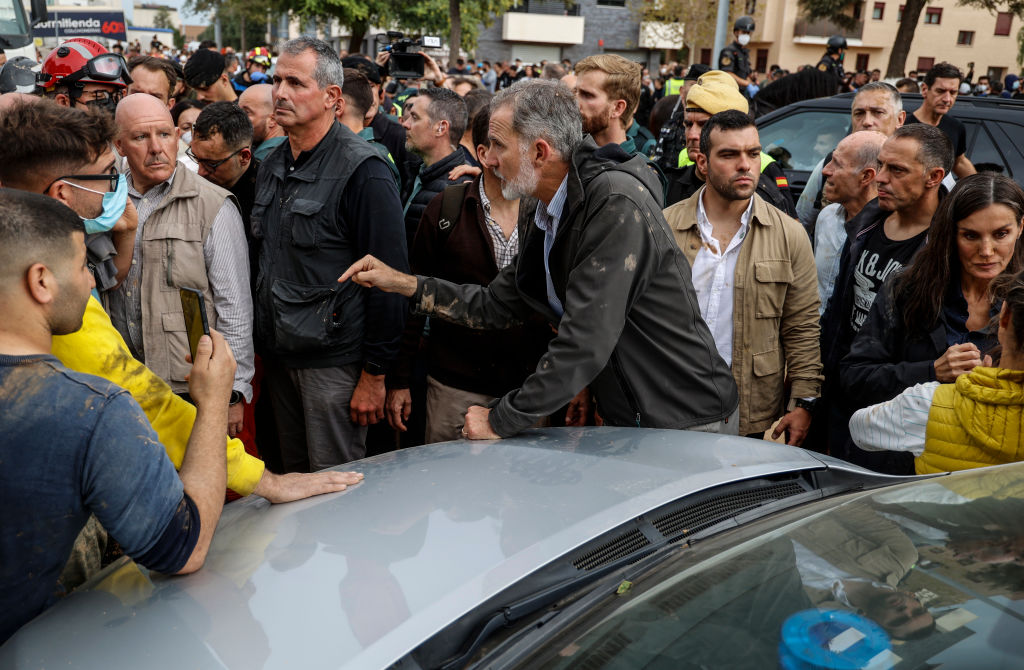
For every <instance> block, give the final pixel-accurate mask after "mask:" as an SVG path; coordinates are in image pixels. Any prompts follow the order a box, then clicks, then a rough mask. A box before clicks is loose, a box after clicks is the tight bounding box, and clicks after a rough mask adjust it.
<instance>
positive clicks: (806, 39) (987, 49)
mask: <svg viewBox="0 0 1024 670" xmlns="http://www.w3.org/2000/svg"><path fill="white" fill-rule="evenodd" d="M902 14H903V3H902V2H900V0H866V2H863V3H861V4H858V5H854V6H853V9H852V16H853V18H854V19H855V20H856V26H855V27H854V28H853V29H852V30H843V29H840V28H838V27H836V26H835V25H834V24H832V23H831V22H829V21H808V20H807V19H805V18H804V17H803V16H802V15H801V12H800V7H799V5H798V4H797V0H769V1H768V3H767V6H766V7H765V12H764V14H763V16H760V17H758V26H757V30H756V31H755V32H754V34H753V36H752V39H751V43H750V45H749V47H748V48H749V49H750V56H751V62H752V64H753V65H754V66H755V69H756V70H758V71H759V72H765V71H767V69H768V67H769V66H770V65H772V64H778V65H779V66H781V67H783V68H785V69H787V70H795V69H796V68H797V67H799V66H801V65H807V64H810V65H813V64H815V63H817V62H818V60H819V59H820V58H821V56H822V54H823V53H824V52H825V43H826V41H828V38H829V36H831V35H837V34H838V35H844V36H845V37H846V41H847V44H848V46H849V48H848V49H847V53H846V56H845V60H844V63H843V65H844V68H845V69H846V70H847V71H848V72H850V71H856V70H865V71H871V70H874V69H878V70H881V71H882V75H883V76H884V75H885V71H886V67H887V65H888V64H889V55H890V54H891V53H892V47H893V43H894V42H895V40H896V32H897V31H898V30H899V27H900V21H901V20H902V18H903V17H902ZM1019 28H1020V20H1019V19H1017V18H1016V17H1014V16H1013V15H1012V14H1010V13H1009V12H1003V13H1000V14H998V15H997V14H992V13H990V12H986V11H984V10H980V9H973V8H969V7H960V6H958V5H957V3H956V0H932V1H931V2H929V3H928V4H927V5H925V8H924V9H923V10H922V11H921V17H920V19H919V23H918V26H917V30H916V31H915V32H914V39H913V42H912V43H911V46H910V52H909V54H908V56H907V61H906V65H905V72H909V71H911V70H918V71H925V70H928V68H930V67H931V66H932V65H934V64H935V63H939V62H942V61H947V62H949V63H952V64H953V65H956V66H958V67H960V68H962V69H963V70H964V72H965V73H966V72H967V70H968V69H969V68H968V64H969V63H972V62H973V63H974V72H975V75H983V74H988V75H989V76H990V77H998V78H1000V79H1001V78H1002V77H1004V76H1005V75H1006V74H1007V73H1010V72H1017V71H1018V70H1019V68H1018V67H1017V30H1018V29H1019ZM711 41H712V40H711V36H709V38H708V40H707V43H706V44H704V45H702V48H701V49H699V50H697V51H696V53H695V54H694V55H695V57H696V58H695V60H698V61H701V62H704V63H707V64H710V63H711V62H712V55H711V49H710V46H711Z"/></svg>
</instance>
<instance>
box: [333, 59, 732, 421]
mask: <svg viewBox="0 0 1024 670" xmlns="http://www.w3.org/2000/svg"><path fill="white" fill-rule="evenodd" d="M489 139H490V141H491V147H492V149H491V151H489V152H488V154H487V163H488V164H489V167H492V168H493V169H494V173H495V174H496V175H497V176H498V178H499V179H500V180H501V187H502V193H503V195H504V196H505V197H506V198H508V199H514V198H518V197H520V196H533V197H536V198H537V199H539V200H540V201H541V204H540V205H538V207H537V214H536V218H535V221H534V225H532V226H529V228H528V230H527V232H526V234H525V237H524V239H523V241H522V243H521V247H520V249H521V251H520V253H519V255H518V256H517V260H516V262H514V263H510V264H509V265H507V266H506V267H505V268H504V269H502V271H501V272H499V273H498V275H497V276H496V277H495V278H494V280H493V281H491V283H490V284H489V285H488V286H486V287H485V286H476V285H462V286H457V285H455V284H452V283H449V282H446V281H442V280H439V279H436V278H432V277H417V276H412V275H407V274H404V273H401V272H398V271H396V270H393V269H392V268H390V267H388V266H387V265H385V264H383V263H381V262H380V261H379V260H377V259H376V258H374V257H372V256H366V257H364V258H363V259H361V260H359V261H356V262H355V263H354V264H352V266H351V267H350V268H349V269H348V270H347V271H346V272H345V273H344V274H343V275H342V276H341V277H340V278H339V281H347V280H348V279H350V278H351V279H352V280H353V281H355V282H356V283H357V284H360V285H361V286H366V287H377V288H380V289H382V290H384V291H389V292H394V293H400V294H402V295H405V296H407V297H409V298H412V299H413V305H414V308H415V309H416V311H417V312H418V313H421V314H426V315H427V316H430V317H434V318H443V319H445V320H448V321H452V322H453V323H458V324H461V325H465V326H469V327H471V328H478V329H499V328H508V327H510V326H511V325H514V324H516V323H518V322H520V321H522V320H524V319H525V318H528V317H529V316H530V315H533V314H540V315H541V316H542V317H544V318H546V319H547V320H548V322H549V323H550V324H551V325H552V326H553V327H555V328H557V335H556V336H555V337H554V339H552V340H551V343H550V344H549V346H548V349H547V352H546V353H545V354H544V355H543V356H541V359H540V362H539V363H538V365H537V369H536V370H535V371H534V373H533V374H532V375H530V376H529V377H528V378H527V379H526V380H525V381H524V382H523V385H522V388H519V389H516V390H514V391H511V392H509V393H507V394H506V395H505V396H504V397H502V398H501V399H500V400H499V401H497V403H496V404H495V405H494V406H493V407H492V408H484V407H479V406H474V407H470V408H469V411H468V412H467V413H466V425H465V427H464V428H463V435H465V436H466V437H469V438H472V439H494V438H498V437H508V436H510V435H514V434H516V433H518V432H520V431H522V430H524V429H526V428H529V427H530V426H532V425H533V424H535V423H536V422H537V421H538V420H539V419H541V418H542V417H545V416H547V415H549V414H552V413H554V412H555V411H556V410H557V409H558V408H560V407H562V406H564V405H565V404H566V403H568V402H569V401H570V400H572V399H573V396H575V395H576V393H577V392H578V391H580V390H582V389H583V388H584V387H589V389H590V390H591V392H592V394H593V396H594V397H595V398H596V400H597V409H598V412H599V413H600V415H601V417H602V418H603V419H604V421H605V423H606V424H609V425H617V426H638V427H640V426H645V427H654V428H689V429H700V430H707V431H713V432H729V433H732V434H735V433H736V409H737V406H738V398H737V391H736V384H735V382H734V381H733V379H732V375H731V374H730V373H729V368H728V367H727V366H726V364H725V361H723V360H722V357H721V356H719V355H718V352H717V350H716V349H715V343H714V340H713V339H712V337H711V333H710V332H709V331H708V328H707V325H705V323H704V320H703V319H701V317H700V311H699V309H698V307H697V299H696V296H695V294H694V291H693V284H692V283H691V282H690V267H689V264H688V263H687V262H686V258H685V256H683V254H682V252H681V251H680V250H679V248H678V247H677V246H676V244H675V242H674V241H673V238H672V233H671V231H670V230H669V228H668V225H667V224H666V223H665V219H664V217H663V216H662V214H661V207H660V204H659V202H660V198H659V197H658V196H657V195H656V194H659V193H660V190H659V189H660V184H659V182H658V178H657V176H656V175H655V174H654V173H653V172H652V171H651V170H649V169H648V168H647V165H646V163H647V161H646V159H645V158H644V157H642V156H633V157H631V156H630V155H629V154H627V153H626V152H624V151H623V150H622V148H621V147H619V146H618V145H616V144H614V143H613V144H609V145H606V146H603V147H600V148H598V146H597V145H596V144H595V143H594V141H593V140H592V139H591V138H589V137H588V138H584V136H583V129H582V121H581V118H580V111H579V105H578V104H577V102H576V99H575V97H574V96H573V95H572V92H571V91H570V90H569V89H568V88H567V87H565V86H563V85H562V84H560V83H558V82H553V81H547V80H529V79H524V80H522V81H520V82H517V83H516V84H514V85H513V86H511V87H510V88H508V89H503V90H502V91H501V92H500V93H499V94H498V95H497V96H495V98H494V100H493V101H492V103H491V120H490V132H489Z"/></svg>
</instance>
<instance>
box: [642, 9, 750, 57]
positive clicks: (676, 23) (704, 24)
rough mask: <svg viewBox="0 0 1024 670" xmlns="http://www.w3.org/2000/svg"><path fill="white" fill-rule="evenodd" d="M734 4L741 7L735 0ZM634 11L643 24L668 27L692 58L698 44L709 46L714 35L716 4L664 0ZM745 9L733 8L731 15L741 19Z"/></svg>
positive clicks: (667, 29)
mask: <svg viewBox="0 0 1024 670" xmlns="http://www.w3.org/2000/svg"><path fill="white" fill-rule="evenodd" d="M734 4H740V3H739V2H735V0H734ZM633 7H634V8H636V9H637V10H639V13H640V16H641V19H642V20H643V21H653V22H657V23H664V24H666V31H668V32H669V34H671V35H672V36H673V39H675V41H676V42H678V43H679V45H680V47H683V48H686V49H687V50H688V51H689V53H691V54H693V53H695V52H696V50H697V45H698V43H704V42H710V37H713V36H714V34H715V18H716V16H717V3H715V2H713V1H712V2H708V1H707V0H704V1H703V2H701V1H700V0H661V1H660V2H645V3H643V4H639V3H637V4H634V5H633ZM746 9H747V8H746V6H745V5H744V6H742V7H734V8H733V9H732V11H731V12H730V14H735V16H736V17H738V16H740V14H742V13H743V12H744V11H745V10H746ZM730 25H731V24H730ZM691 60H692V59H691Z"/></svg>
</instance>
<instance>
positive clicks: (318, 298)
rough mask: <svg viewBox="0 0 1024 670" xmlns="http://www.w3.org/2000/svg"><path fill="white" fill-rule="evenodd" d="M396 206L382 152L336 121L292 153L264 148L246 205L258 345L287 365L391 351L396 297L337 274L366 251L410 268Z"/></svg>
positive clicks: (397, 317) (397, 327) (385, 355)
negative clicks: (254, 255)
mask: <svg viewBox="0 0 1024 670" xmlns="http://www.w3.org/2000/svg"><path fill="white" fill-rule="evenodd" d="M401 211H402V210H401V204H400V203H399V200H398V189H397V187H396V186H395V180H394V177H392V175H391V171H390V170H389V168H388V167H387V165H386V164H385V162H384V159H383V158H381V156H380V154H379V153H377V151H376V150H375V149H374V148H373V147H372V146H370V144H369V143H368V142H366V141H365V140H363V139H362V138H360V137H358V136H356V135H354V134H353V133H352V131H350V130H349V129H348V128H345V127H344V126H342V125H341V124H340V123H335V124H333V125H332V126H331V129H330V130H329V131H328V132H327V134H326V135H325V136H324V138H323V139H322V140H321V141H320V143H319V144H318V145H317V146H316V147H314V148H313V149H311V150H309V151H306V152H303V153H301V154H300V155H299V157H298V158H297V159H295V160H294V161H293V160H292V155H291V144H290V141H289V140H286V141H285V142H284V143H282V144H281V145H280V146H279V147H277V148H276V149H275V150H274V151H273V152H271V153H270V155H269V156H267V158H266V160H265V161H263V165H262V167H261V169H260V172H259V176H258V181H257V185H256V201H255V204H254V205H253V208H252V228H253V234H254V235H255V236H256V238H257V239H258V240H259V241H260V259H259V277H258V278H257V280H256V294H255V297H254V301H253V302H254V306H255V313H256V315H255V316H256V318H255V322H256V337H257V340H258V341H259V343H260V345H261V347H262V350H263V351H265V352H267V354H268V355H272V356H274V357H276V358H277V359H278V360H279V361H280V362H281V363H282V364H283V365H286V366H289V367H295V368H323V367H337V366H340V365H347V364H351V363H357V362H360V361H363V362H366V363H373V364H376V365H387V364H389V363H390V362H391V361H392V360H393V359H394V357H395V355H396V354H397V352H398V343H399V340H400V338H401V335H402V328H403V326H404V325H405V314H406V311H407V309H406V301H405V298H403V297H402V296H400V295H397V294H386V293H382V292H381V291H366V290H365V289H363V288H360V287H359V286H357V285H356V284H354V283H353V282H345V283H344V284H339V283H338V277H340V276H341V275H342V273H343V272H345V270H347V269H348V268H349V266H350V265H351V264H352V263H354V262H355V261H356V260H358V259H359V258H362V257H363V256H364V255H366V254H373V255H374V256H376V257H377V258H380V259H381V260H383V261H384V262H385V263H387V264H388V265H390V266H392V267H396V268H399V269H402V270H405V269H407V268H408V267H409V265H408V260H407V256H406V248H405V244H404V241H405V240H404V237H403V235H402V225H401V223H400V222H401Z"/></svg>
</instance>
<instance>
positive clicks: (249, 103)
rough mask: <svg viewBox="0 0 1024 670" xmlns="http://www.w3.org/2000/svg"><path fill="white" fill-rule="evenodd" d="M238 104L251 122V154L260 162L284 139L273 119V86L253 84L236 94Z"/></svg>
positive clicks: (280, 129)
mask: <svg viewBox="0 0 1024 670" xmlns="http://www.w3.org/2000/svg"><path fill="white" fill-rule="evenodd" d="M238 106H239V107H241V108H242V111H243V112H245V115H246V116H248V117H249V121H250V122H251V123H252V147H253V148H252V156H253V158H255V159H256V160H257V161H260V162H262V161H263V159H264V158H266V157H267V155H268V154H270V152H271V151H273V150H274V148H275V147H277V145H279V144H281V143H282V142H284V141H285V134H284V129H283V128H281V126H279V125H277V121H276V120H275V119H274V87H273V86H271V85H270V84H253V85H252V86H250V87H249V88H247V89H245V90H244V91H242V94H241V95H240V96H238Z"/></svg>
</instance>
